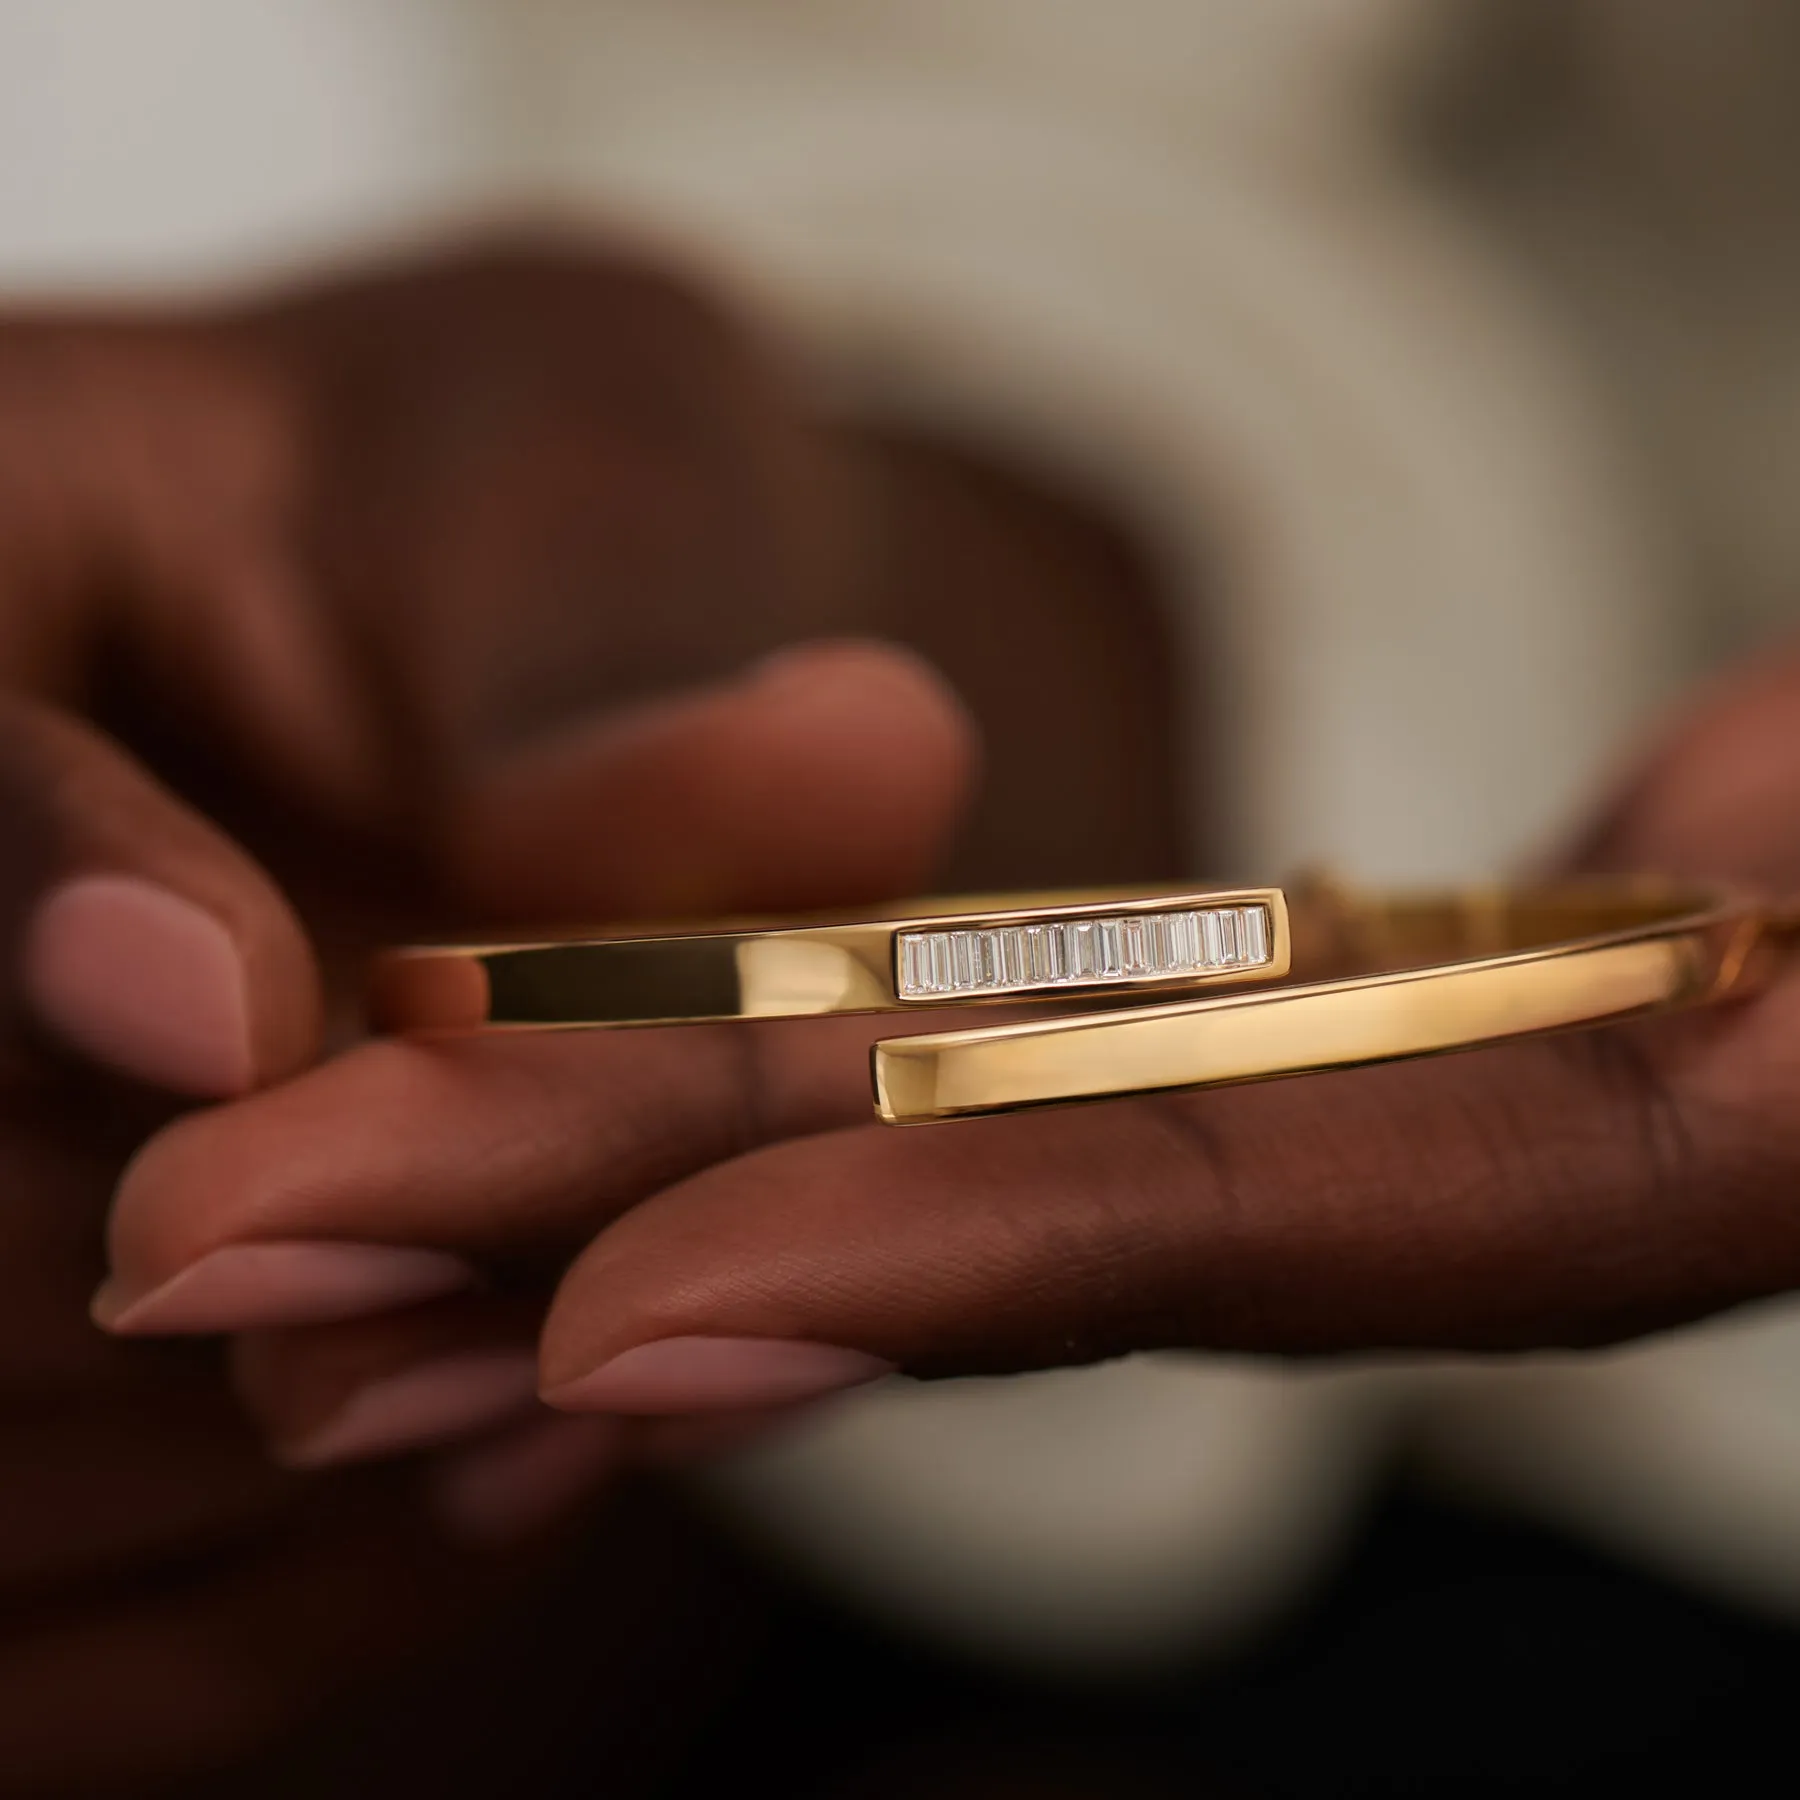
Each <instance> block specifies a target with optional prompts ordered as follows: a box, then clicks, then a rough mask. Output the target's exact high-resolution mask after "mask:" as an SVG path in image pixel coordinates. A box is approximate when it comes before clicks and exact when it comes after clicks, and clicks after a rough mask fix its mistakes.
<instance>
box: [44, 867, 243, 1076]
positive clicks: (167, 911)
mask: <svg viewBox="0 0 1800 1800" xmlns="http://www.w3.org/2000/svg"><path fill="white" fill-rule="evenodd" d="M22 955H23V980H24V987H25V993H26V997H27V999H28V1001H29V1002H30V1004H31V1005H32V1007H33V1008H34V1010H35V1011H36V1013H37V1016H38V1017H39V1018H40V1019H41V1020H42V1021H43V1022H44V1024H45V1025H47V1026H48V1027H49V1028H50V1029H51V1031H53V1032H54V1033H55V1034H56V1035H57V1036H58V1037H59V1038H61V1039H62V1040H63V1041H64V1042H65V1043H66V1044H68V1045H69V1046H70V1047H71V1048H72V1049H75V1050H77V1051H79V1052H81V1053H83V1054H84V1055H87V1056H89V1057H91V1058H93V1060H94V1061H96V1062H98V1063H102V1064H104V1065H105V1066H107V1067H109V1068H112V1069H115V1070H117V1071H118V1072H119V1073H121V1074H124V1075H128V1076H131V1077H134V1078H135V1079H138V1080H141V1081H147V1082H151V1083H153V1084H155V1085H156V1086H158V1087H164V1088H168V1089H170V1090H171V1091H173V1092H176V1093H182V1094H191V1095H195V1096H199V1097H204V1098H215V1099H218V1098H226V1097H229V1096H231V1095H234V1094H241V1093H243V1092H245V1091H246V1090H247V1089H249V1088H250V1087H251V1086H253V1085H254V1083H255V1081H256V1077H257V1067H256V1061H257V1059H256V1051H255V1047H254V1044H253V1040H252V1031H251V1021H250V1003H249V995H248V991H247V972H246V968H245V963H244V958H243V956H242V955H241V953H240V952H239V949H238V946H237V945H236V943H235V942H234V941H233V939H232V936H231V933H230V932H229V931H227V930H226V928H225V926H224V925H223V924H221V923H220V921H219V920H218V919H216V918H214V917H213V916H212V915H211V914H210V913H208V912H206V911H205V910H204V909H203V908H201V907H199V906H197V905H195V904H194V903H193V902H192V901H189V900H186V899H183V898H182V897H181V896H180V895H178V894H176V893H173V892H171V891H170V890H169V889H167V888H164V887H160V886H158V885H156V884H155V883H153V882H150V881H146V880H143V879H141V878H139V877H137V876H131V875H83V876H76V877H74V878H72V879H70V880H68V881H65V882H63V883H62V884H61V885H60V886H58V887H56V888H53V889H52V890H51V891H50V892H49V893H48V894H47V895H45V897H44V898H43V899H42V900H41V901H40V902H39V903H38V906H37V909H36V911H35V913H34V914H33V916H32V919H31V922H30V924H29V926H28V927H27V931H26V936H25V941H24V945H23V952H22Z"/></svg>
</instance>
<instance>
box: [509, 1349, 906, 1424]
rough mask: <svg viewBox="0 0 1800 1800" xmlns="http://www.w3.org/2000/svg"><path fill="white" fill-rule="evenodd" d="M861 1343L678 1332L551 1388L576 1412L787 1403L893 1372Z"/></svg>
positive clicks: (551, 1396)
mask: <svg viewBox="0 0 1800 1800" xmlns="http://www.w3.org/2000/svg"><path fill="white" fill-rule="evenodd" d="M893 1368H894V1365H893V1364H892V1363H889V1362H883V1361H882V1359H881V1358H880V1357H879V1356H870V1355H869V1354H868V1353H867V1351H863V1350H844V1349H840V1348H839V1347H838V1346H837V1345H835V1344H812V1343H802V1342H796V1341H794V1340H790V1339H786V1338H739V1337H679V1338H664V1339H662V1340H661V1341H660V1342H658V1343H653V1344H639V1345H638V1346H637V1347H636V1348H635V1349H631V1350H626V1351H622V1352H621V1353H620V1354H619V1355H617V1356H615V1357H614V1358H613V1359H612V1360H611V1361H610V1362H604V1363H602V1364H601V1365H600V1367H599V1368H597V1369H592V1370H590V1371H589V1372H588V1373H587V1374H586V1375H581V1376H578V1377H577V1378H576V1379H575V1380H573V1381H565V1382H563V1383H561V1384H560V1385H558V1386H557V1387H554V1388H551V1389H549V1390H548V1391H547V1392H546V1393H545V1395H544V1399H545V1401H546V1402H547V1403H548V1404H549V1405H551V1406H560V1407H565V1408H567V1409H568V1410H569V1411H571V1412H615V1413H655V1414H676V1413H695V1412H725V1411H735V1410H739V1409H742V1408H747V1407H757V1406H782V1405H785V1404H787V1403H789V1402H792V1401H795V1400H809V1399H811V1398H813V1397H814V1396H815V1395H818V1394H829V1393H832V1392H834V1391H836V1390H837V1389H839V1388H847V1387H856V1386H858V1385H860V1384H861V1383H863V1382H865V1381H874V1380H875V1379H876V1378H877V1377H878V1376H882V1375H888V1374H892V1372H893Z"/></svg>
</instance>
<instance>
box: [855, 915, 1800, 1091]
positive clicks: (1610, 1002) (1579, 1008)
mask: <svg viewBox="0 0 1800 1800" xmlns="http://www.w3.org/2000/svg"><path fill="white" fill-rule="evenodd" d="M1291 903H1292V915H1293V934H1294V942H1295V951H1294V963H1295V971H1296V973H1297V974H1298V975H1300V976H1301V977H1302V978H1303V979H1302V980H1301V981H1300V982H1299V983H1298V984H1296V985H1288V986H1282V987H1277V988H1275V989H1273V990H1272V991H1271V990H1268V989H1260V990H1257V991H1255V992H1251V993H1243V994H1233V995H1222V996H1218V997H1216V998H1212V999H1205V1000H1199V1001H1187V1002H1182V1003H1179V1004H1174V1005H1165V1004H1155V1005H1149V1006H1143V1007H1132V1008H1131V1009H1129V1010H1123V1011H1114V1012H1111V1013H1106V1014H1101V1015H1094V1014H1088V1015H1083V1016H1078V1017H1064V1018H1058V1019H1051V1020H1046V1021H1043V1022H1032V1023H1026V1024H1010V1025H999V1026H993V1027H988V1028H978V1029H974V1030H963V1031H952V1032H933V1033H930V1034H926V1035H920V1036H916V1037H907V1038H894V1039H889V1040H887V1041H885V1042H882V1043H879V1044H877V1045H876V1046H875V1048H874V1050H873V1053H872V1060H873V1074H874V1084H875V1104H876V1111H877V1112H878V1113H879V1115H880V1116H881V1117H882V1118H883V1119H884V1120H886V1121H888V1122H889V1123H890V1124H897V1125H911V1124H923V1123H927V1122H930V1121H934V1120H944V1119H958V1118H972V1117H979V1116H981V1115H983V1114H989V1113H999V1112H1011V1111H1015V1110H1018V1109H1021V1108H1025V1107H1034V1106H1044V1105H1051V1104H1056V1103H1061V1102H1068V1101H1075V1100H1095V1099H1103V1098H1111V1097H1115V1096H1120V1095H1127V1094H1147V1093H1158V1092H1163V1091H1167V1090H1170V1089H1195V1088H1207V1087H1219V1086H1224V1085H1227V1084H1233V1083H1239V1082H1249V1081H1266V1080H1271V1079H1274V1078H1276V1077H1280V1076H1287V1075H1303V1074H1309V1073H1314V1072H1318V1071H1322V1070H1326V1069H1342V1068H1353V1067H1357V1066H1360V1065H1362V1064H1367V1063H1377V1062H1392V1061H1398V1060H1401V1059H1404V1058H1409V1057H1420V1056H1432V1055H1438V1054H1442V1053H1444V1052H1447V1051H1453V1050H1463V1049H1472V1048H1475V1047H1477V1046H1479V1045H1484V1044H1492V1043H1498V1042H1501V1041H1504V1040H1507V1039H1513V1038H1521V1037H1528V1036H1536V1035H1539V1034H1545V1033H1551V1032H1558V1031H1566V1030H1570V1029H1573V1028H1576V1027H1581V1026H1595V1025H1602V1024H1610V1023H1615V1022H1618V1021H1622V1020H1626V1019H1632V1018H1638V1017H1641V1016H1644V1015H1646V1014H1650V1013H1655V1012H1662V1011H1667V1010H1671V1009H1674V1008H1677V1007H1683V1006H1692V1005H1696V1004H1699V1003H1702V1002H1705V1001H1708V1000H1713V999H1718V998H1722V997H1724V996H1725V995H1727V994H1729V993H1739V992H1745V991H1748V990H1750V989H1751V988H1753V987H1754V986H1755V985H1757V983H1758V980H1759V977H1760V974H1761V972H1762V971H1763V970H1765V969H1766V968H1767V967H1768V965H1769V962H1770V961H1771V960H1772V959H1771V958H1769V957H1766V956H1763V955H1761V954H1759V950H1760V949H1761V947H1762V946H1763V945H1764V944H1765V943H1766V942H1767V941H1768V939H1769V935H1770V933H1771V931H1772V930H1773V929H1775V928H1777V927H1779V926H1782V925H1785V924H1787V923H1788V921H1785V920H1782V919H1780V918H1779V917H1778V916H1777V915H1773V914H1770V913H1769V912H1767V911H1766V910H1765V909H1763V908H1762V907H1760V906H1759V905H1758V904H1756V903H1755V902H1753V901H1751V900H1750V899H1748V898H1745V897H1742V896H1733V895H1731V894H1727V893H1724V892H1697V891H1694V890H1691V889H1690V890H1685V891H1683V890H1678V889H1674V888H1670V887H1667V886H1663V885H1659V884H1647V883H1624V882H1606V883H1595V884H1591V885H1585V886H1570V887H1566V888H1557V889H1545V890H1542V891H1539V892H1529V891H1527V892H1521V893H1515V894H1508V893H1505V892H1493V893H1464V894H1446V895H1440V896H1430V895H1421V896H1415V897H1401V898H1381V897H1373V896H1367V897H1357V896H1355V895H1353V894H1351V893H1349V892H1348V891H1346V890H1343V889H1334V888H1332V887H1329V886H1318V887H1315V888H1314V889H1312V890H1310V891H1307V890H1301V889H1296V890H1295V891H1293V893H1292V895H1291ZM1348 970H1356V971H1357V972H1356V973H1354V974H1351V973H1348V972H1347V971H1348ZM1315 972H1330V973H1333V974H1334V975H1336V977H1337V978H1335V979H1328V980H1312V981H1308V980H1305V979H1304V977H1305V976H1306V975H1308V974H1311V973H1315Z"/></svg>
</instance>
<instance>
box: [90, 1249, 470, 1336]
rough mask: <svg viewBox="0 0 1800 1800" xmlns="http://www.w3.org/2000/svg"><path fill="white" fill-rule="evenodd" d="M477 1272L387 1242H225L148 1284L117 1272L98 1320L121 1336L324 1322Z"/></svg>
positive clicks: (414, 1297) (441, 1255)
mask: <svg viewBox="0 0 1800 1800" xmlns="http://www.w3.org/2000/svg"><path fill="white" fill-rule="evenodd" d="M475 1282H476V1275H475V1271H474V1270H473V1269H472V1268H470V1266H469V1265H468V1264H467V1263H466V1262H464V1261H463V1260H462V1258H461V1257H457V1256H451V1255H450V1254H449V1253H448V1252H447V1251H443V1250H414V1249H405V1248H401V1247H398V1246H394V1245H388V1244H313V1243H270V1244H228V1245H226V1247H225V1248H224V1249H222V1250H214V1251H213V1252H212V1253H211V1254H210V1255H207V1256H203V1257H201V1258H200V1260H199V1261H198V1262H196V1263H191V1264H190V1265H189V1266H188V1267H187V1268H185V1269H183V1270H182V1271H181V1272H180V1273H179V1274H177V1275H172V1276H171V1277H170V1278H169V1279H168V1280H167V1281H165V1282H163V1283H161V1285H159V1286H157V1287H152V1288H149V1289H144V1288H135V1289H134V1288H133V1287H131V1286H130V1285H129V1284H127V1283H124V1282H121V1281H120V1280H118V1278H117V1277H115V1278H114V1279H113V1280H111V1281H109V1282H107V1283H106V1284H105V1286H103V1287H102V1288H101V1290H100V1291H99V1293H98V1294H96V1295H95V1296H94V1304H93V1315H94V1322H95V1323H96V1324H97V1325H100V1326H102V1327H104V1328H105V1329H106V1330H107V1331H111V1332H116V1333H118V1334H120V1335H122V1336H127V1337H130V1336H158V1335H186V1334H190V1333H198V1332H216V1331H247V1330H250V1329H251V1328H253V1327H257V1326H265V1325H325V1324H329V1323H331V1322H332V1321H333V1320H335V1319H354V1318H360V1317H362V1316H364V1315H366V1314H368V1313H377V1312H386V1311H388V1310H389V1309H390V1308H392V1307H397V1306H411V1305H414V1304H415V1303H417V1302H418V1301H421V1300H434V1299H436V1298H438V1297H439V1296H440V1295H443V1294H454V1293H457V1292H460V1291H461V1290H462V1289H464V1288H468V1287H473V1286H474V1285H475Z"/></svg>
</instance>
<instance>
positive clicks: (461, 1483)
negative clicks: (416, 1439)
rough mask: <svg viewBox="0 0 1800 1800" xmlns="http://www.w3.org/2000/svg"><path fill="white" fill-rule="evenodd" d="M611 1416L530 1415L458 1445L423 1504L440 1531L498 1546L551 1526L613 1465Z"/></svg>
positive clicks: (619, 1435)
mask: <svg viewBox="0 0 1800 1800" xmlns="http://www.w3.org/2000/svg"><path fill="white" fill-rule="evenodd" d="M623 1436H624V1428H623V1427H622V1426H621V1425H620V1424H619V1422H618V1420H617V1419H556V1418H548V1419H533V1420H532V1421H531V1422H530V1423H529V1424H525V1425H519V1426H515V1427H514V1428H513V1430H511V1431H510V1432H508V1433H507V1435H506V1436H505V1437H503V1438H501V1439H499V1440H498V1441H497V1442H495V1443H492V1444H480V1445H477V1446H475V1447H474V1448H472V1449H468V1450H459V1451H457V1452H456V1453H455V1454H454V1455H453V1456H448V1457H446V1458H445V1459H444V1461H443V1462H442V1463H441V1464H440V1466H439V1467H438V1468H437V1469H436V1470H435V1471H434V1472H433V1475H432V1478H431V1481H430V1483H429V1485H428V1486H427V1489H426V1494H427V1497H428V1501H429V1504H430V1506H431V1509H432V1511H433V1513H434V1514H435V1515H436V1517H437V1520H438V1523H439V1524H440V1525H441V1526H442V1528H443V1530H444V1533H445V1535H446V1536H448V1537H451V1538H454V1539H455V1540H456V1541H458V1542H459V1543H464V1544H470V1545H478V1546H493V1547H499V1546H502V1545H505V1544H510V1543H514V1542H517V1541H518V1540H519V1539H521V1538H527V1537H531V1536H533V1535H534V1534H536V1533H537V1532H540V1531H544V1530H546V1529H547V1528H548V1527H550V1526H552V1525H554V1524H556V1523H557V1522H558V1521H559V1520H561V1519H562V1518H564V1517H565V1516H566V1515H567V1514H568V1513H569V1512H571V1511H572V1510H573V1509H574V1508H575V1506H576V1505H578V1504H579V1503H580V1502H581V1501H582V1500H584V1499H586V1498H587V1497H588V1496H589V1495H591V1494H592V1493H593V1492H594V1491H595V1489H597V1488H598V1487H600V1486H601V1485H602V1484H603V1483H604V1481H605V1479H606V1477H607V1476H608V1475H609V1474H610V1473H611V1472H612V1470H613V1469H614V1468H616V1467H617V1465H618V1462H619V1453H620V1447H621V1443H622V1440H623Z"/></svg>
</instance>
